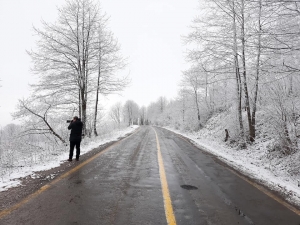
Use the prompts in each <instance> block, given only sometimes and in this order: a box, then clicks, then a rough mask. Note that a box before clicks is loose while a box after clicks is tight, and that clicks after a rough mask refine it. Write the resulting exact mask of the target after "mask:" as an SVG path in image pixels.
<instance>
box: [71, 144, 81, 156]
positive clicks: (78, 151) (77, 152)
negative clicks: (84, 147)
mask: <svg viewBox="0 0 300 225" xmlns="http://www.w3.org/2000/svg"><path fill="white" fill-rule="evenodd" d="M80 142H81V141H70V154H69V159H72V158H73V152H74V147H75V146H76V159H79V156H80Z"/></svg>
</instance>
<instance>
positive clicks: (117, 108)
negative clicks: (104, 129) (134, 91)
mask: <svg viewBox="0 0 300 225" xmlns="http://www.w3.org/2000/svg"><path fill="white" fill-rule="evenodd" d="M109 115H110V117H111V118H112V119H113V121H114V122H115V123H116V124H117V125H118V128H120V125H121V115H122V103H121V102H117V103H115V104H114V105H113V106H112V107H111V109H110V113H109Z"/></svg>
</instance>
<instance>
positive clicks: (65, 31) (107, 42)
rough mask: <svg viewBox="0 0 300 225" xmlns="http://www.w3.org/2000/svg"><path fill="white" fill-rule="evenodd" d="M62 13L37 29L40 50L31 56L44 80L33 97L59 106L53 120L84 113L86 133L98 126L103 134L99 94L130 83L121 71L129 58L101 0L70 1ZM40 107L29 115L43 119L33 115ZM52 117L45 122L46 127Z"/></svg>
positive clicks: (36, 85)
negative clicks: (123, 54) (121, 48)
mask: <svg viewBox="0 0 300 225" xmlns="http://www.w3.org/2000/svg"><path fill="white" fill-rule="evenodd" d="M58 12H59V15H58V19H57V21H56V22H55V23H53V24H51V23H47V22H45V21H43V28H41V29H39V28H36V27H34V31H35V34H36V35H37V36H38V38H39V39H38V42H37V48H36V49H34V50H31V51H28V54H29V55H30V57H31V59H32V62H33V68H32V71H33V72H34V73H35V74H37V75H38V77H39V80H38V83H37V84H34V85H33V90H34V91H33V95H32V96H31V98H30V101H37V102H39V101H40V99H42V101H43V102H44V103H46V104H48V103H49V102H51V104H52V106H53V105H55V107H53V108H52V112H53V113H52V114H51V115H49V116H48V119H47V120H50V118H49V117H51V116H58V115H62V114H64V116H65V115H66V114H68V115H69V116H68V117H71V116H73V115H75V114H76V115H79V117H81V120H82V121H83V123H84V132H85V133H91V131H89V132H87V131H86V130H87V125H88V124H92V126H93V128H90V129H93V132H94V134H95V135H97V120H98V110H99V107H98V105H99V94H103V95H108V94H111V93H114V92H120V91H122V90H123V89H124V88H125V87H126V86H127V85H128V82H129V80H128V78H127V77H118V76H117V74H116V73H117V72H118V71H119V70H120V69H123V68H124V67H125V65H126V62H125V60H124V58H123V57H122V55H121V53H120V46H119V44H118V42H117V40H116V39H115V38H114V37H113V34H112V32H111V31H109V30H108V28H107V22H108V18H107V16H106V15H105V14H104V13H103V12H102V10H101V8H100V7H99V5H98V4H96V3H94V2H93V1H92V0H87V1H86V0H70V1H67V2H66V4H65V5H64V6H63V7H62V8H60V9H58ZM40 102H41V101H40ZM92 102H94V104H92ZM23 103H24V102H23ZM92 105H93V106H92ZM21 106H22V101H21ZM23 107H25V105H24V104H23ZM36 107H38V106H36V105H34V104H32V105H31V107H30V109H31V110H30V111H28V110H27V112H29V114H28V113H27V114H24V115H27V116H29V115H30V114H31V115H30V116H31V117H39V116H41V117H39V118H42V117H43V116H42V115H40V114H36V113H33V112H37V111H39V109H38V108H36ZM21 112H23V110H22V109H21V108H20V111H19V113H17V115H19V116H21V115H20V114H21ZM30 112H31V113H30ZM62 112H63V113H62ZM55 113H56V114H55ZM47 120H46V119H45V120H43V121H44V125H45V126H48V125H47V122H46V121H47ZM52 133H53V134H55V132H52ZM57 137H58V136H57ZM58 138H59V137H58ZM59 139H60V138H59Z"/></svg>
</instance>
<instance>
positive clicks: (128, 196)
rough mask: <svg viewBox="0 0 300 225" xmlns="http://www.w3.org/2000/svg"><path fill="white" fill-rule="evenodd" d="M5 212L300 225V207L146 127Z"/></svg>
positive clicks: (4, 221) (61, 218)
mask: <svg viewBox="0 0 300 225" xmlns="http://www.w3.org/2000/svg"><path fill="white" fill-rule="evenodd" d="M70 163H77V164H78V166H77V167H75V168H74V169H72V170H71V171H69V172H67V173H65V174H64V175H62V176H60V177H58V178H56V179H55V180H53V181H52V182H51V183H49V184H47V185H45V186H44V187H42V188H41V189H40V190H39V191H38V192H36V193H34V194H32V195H31V196H29V197H28V198H27V199H25V200H23V201H22V202H20V203H19V204H17V205H15V206H14V207H12V208H10V209H7V210H6V211H3V212H2V213H0V224H1V225H10V224H13V225H20V224H26V225H27V224H28V225H35V224H36V225H41V224H43V225H46V224H53V225H69V224H70V225H71V224H72V225H73V224H79V225H99V224H103V225H106V224H107V225H110V224H116V225H117V224H120V225H121V224H122V225H130V224H134V225H139V224H143V225H150V224H153V225H160V224H178V225H234V224H255V225H299V224H300V216H299V211H298V210H295V209H294V211H293V209H292V210H291V209H289V208H288V206H287V205H284V204H286V203H284V202H282V201H280V200H275V199H274V198H276V197H274V196H272V194H270V192H268V191H266V190H264V189H261V188H260V187H259V186H257V185H256V184H254V183H253V182H251V181H249V180H247V179H246V178H244V177H243V176H242V175H240V174H238V173H237V172H235V171H233V170H232V169H230V168H228V167H227V166H226V165H224V164H222V163H221V162H220V161H219V160H217V159H216V158H215V157H214V156H212V155H210V154H208V153H205V152H203V151H201V150H200V149H198V148H197V147H195V146H193V145H192V144H191V143H190V142H189V141H187V140H185V139H184V138H182V137H180V136H178V135H176V134H174V133H172V132H170V131H167V130H165V129H162V128H158V127H151V126H141V127H140V128H139V129H138V130H137V131H136V132H135V133H133V134H132V135H130V136H128V137H127V138H125V139H123V140H121V141H119V142H117V143H115V144H113V145H112V146H110V147H108V148H107V149H105V150H103V151H102V152H100V153H99V154H98V155H96V156H94V157H93V158H91V159H90V160H87V161H85V162H80V161H79V162H76V161H75V162H74V161H73V162H70Z"/></svg>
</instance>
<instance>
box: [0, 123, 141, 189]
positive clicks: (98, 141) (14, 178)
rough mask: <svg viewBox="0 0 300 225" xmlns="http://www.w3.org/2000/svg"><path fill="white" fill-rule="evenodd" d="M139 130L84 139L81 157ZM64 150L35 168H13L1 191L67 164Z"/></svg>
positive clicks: (130, 129)
mask: <svg viewBox="0 0 300 225" xmlns="http://www.w3.org/2000/svg"><path fill="white" fill-rule="evenodd" d="M137 128H138V126H136V125H133V126H131V127H127V128H125V129H123V130H120V131H115V132H113V133H110V134H109V135H106V136H101V137H96V138H91V139H84V140H83V141H82V144H81V155H83V154H85V153H87V152H89V151H91V150H93V149H95V148H97V147H99V146H100V145H103V144H105V143H109V142H111V141H116V140H118V139H119V138H121V137H124V136H126V135H127V134H128V133H131V132H133V131H134V130H136V129H137ZM62 148H64V149H62V151H60V152H61V154H58V155H55V156H54V157H51V159H50V160H47V161H41V162H40V163H38V164H34V165H33V166H22V167H16V168H13V169H12V170H11V171H10V174H6V175H4V176H2V177H1V178H0V191H4V190H7V189H9V188H11V187H15V186H18V185H20V180H19V178H22V177H26V176H28V175H31V176H32V177H33V178H34V177H35V173H34V172H35V171H43V170H49V169H51V168H55V167H58V166H59V165H60V164H61V163H63V162H66V160H67V159H68V156H69V146H65V147H62ZM74 151H76V150H74Z"/></svg>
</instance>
